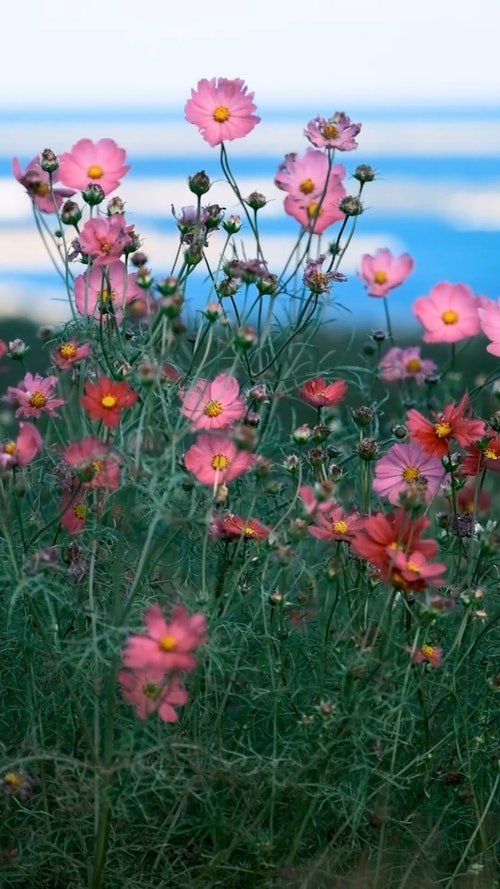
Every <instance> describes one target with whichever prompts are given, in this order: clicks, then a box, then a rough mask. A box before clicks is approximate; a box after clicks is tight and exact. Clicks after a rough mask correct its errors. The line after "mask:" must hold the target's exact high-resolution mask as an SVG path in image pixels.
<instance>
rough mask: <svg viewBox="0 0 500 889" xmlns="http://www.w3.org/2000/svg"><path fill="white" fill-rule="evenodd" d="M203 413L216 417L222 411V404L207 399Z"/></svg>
mask: <svg viewBox="0 0 500 889" xmlns="http://www.w3.org/2000/svg"><path fill="white" fill-rule="evenodd" d="M203 413H204V414H205V416H206V417H218V416H219V414H221V413H222V404H221V403H220V401H207V403H206V405H205V407H204V408H203Z"/></svg>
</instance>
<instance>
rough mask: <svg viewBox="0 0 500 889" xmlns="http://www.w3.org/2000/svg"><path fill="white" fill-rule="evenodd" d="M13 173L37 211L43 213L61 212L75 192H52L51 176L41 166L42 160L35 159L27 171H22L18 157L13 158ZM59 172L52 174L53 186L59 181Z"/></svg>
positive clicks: (58, 189)
mask: <svg viewBox="0 0 500 889" xmlns="http://www.w3.org/2000/svg"><path fill="white" fill-rule="evenodd" d="M12 172H13V173H14V176H15V177H16V179H17V181H18V182H20V183H21V185H24V187H25V189H26V193H27V194H28V195H29V197H30V198H31V200H32V201H33V203H34V205H35V207H36V208H37V210H40V211H41V212H42V213H55V212H56V207H57V209H58V210H59V209H60V207H61V205H62V203H63V201H64V200H65V199H66V198H70V197H72V195H74V193H75V192H74V191H73V189H71V188H53V189H52V193H51V191H50V176H49V174H48V173H46V172H45V170H42V168H41V166H40V159H39V158H38V157H34V158H33V160H31V161H30V162H29V164H28V165H27V166H26V169H25V170H24V172H23V170H22V169H21V164H20V163H19V160H18V159H17V157H14V158H12ZM58 178H59V171H58V170H56V171H55V172H54V173H52V184H54V183H55V182H57V181H58Z"/></svg>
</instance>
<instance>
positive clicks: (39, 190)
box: [31, 182, 50, 198]
mask: <svg viewBox="0 0 500 889" xmlns="http://www.w3.org/2000/svg"><path fill="white" fill-rule="evenodd" d="M31 190H32V191H34V193H35V194H36V195H37V196H38V197H39V198H44V197H45V195H46V194H48V193H49V191H50V185H49V183H48V182H37V183H36V185H32V186H31Z"/></svg>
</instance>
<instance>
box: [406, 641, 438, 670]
mask: <svg viewBox="0 0 500 889" xmlns="http://www.w3.org/2000/svg"><path fill="white" fill-rule="evenodd" d="M406 650H407V651H408V652H409V653H410V654H411V655H412V658H411V659H412V661H413V663H414V664H421V663H426V664H429V665H430V666H431V667H440V666H441V660H442V657H443V649H442V648H438V647H437V646H436V645H422V648H419V649H417V651H414V649H412V648H409V647H408V648H407V649H406Z"/></svg>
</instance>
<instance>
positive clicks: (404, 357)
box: [379, 346, 438, 385]
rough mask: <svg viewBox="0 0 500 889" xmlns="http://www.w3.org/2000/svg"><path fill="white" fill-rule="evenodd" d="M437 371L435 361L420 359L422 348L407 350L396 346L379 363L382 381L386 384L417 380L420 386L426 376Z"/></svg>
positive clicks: (409, 348) (416, 347)
mask: <svg viewBox="0 0 500 889" xmlns="http://www.w3.org/2000/svg"><path fill="white" fill-rule="evenodd" d="M437 369H438V368H437V364H435V363H434V361H431V360H430V359H429V358H421V357H420V346H408V347H407V348H406V349H400V348H399V347H398V346H394V347H393V348H392V349H389V351H388V352H387V353H386V354H385V355H384V357H383V358H381V359H380V362H379V370H380V379H381V380H385V382H386V383H395V382H399V381H400V380H415V382H416V383H418V384H419V385H420V384H421V383H423V381H424V379H425V377H426V376H428V375H429V374H433V373H435V372H436V371H437Z"/></svg>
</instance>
